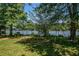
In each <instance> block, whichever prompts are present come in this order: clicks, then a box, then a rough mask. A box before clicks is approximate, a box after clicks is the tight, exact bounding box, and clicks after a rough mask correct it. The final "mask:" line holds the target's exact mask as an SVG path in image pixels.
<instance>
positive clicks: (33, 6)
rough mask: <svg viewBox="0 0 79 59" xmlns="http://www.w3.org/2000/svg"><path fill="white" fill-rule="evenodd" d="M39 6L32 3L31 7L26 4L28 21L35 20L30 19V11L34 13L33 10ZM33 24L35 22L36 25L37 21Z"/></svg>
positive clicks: (25, 9)
mask: <svg viewBox="0 0 79 59" xmlns="http://www.w3.org/2000/svg"><path fill="white" fill-rule="evenodd" d="M38 6H39V4H38V3H32V4H31V5H29V4H27V3H26V4H25V6H24V12H26V13H27V16H28V17H27V20H32V19H33V17H30V15H29V11H30V12H33V10H34V9H35V8H36V7H38ZM32 22H34V23H35V21H33V20H32Z"/></svg>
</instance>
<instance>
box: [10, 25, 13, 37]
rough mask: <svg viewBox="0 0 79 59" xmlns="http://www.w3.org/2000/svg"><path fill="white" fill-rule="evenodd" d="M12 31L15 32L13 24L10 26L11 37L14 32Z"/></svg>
mask: <svg viewBox="0 0 79 59" xmlns="http://www.w3.org/2000/svg"><path fill="white" fill-rule="evenodd" d="M12 31H13V25H12V24H11V25H10V36H12V35H13V32H12Z"/></svg>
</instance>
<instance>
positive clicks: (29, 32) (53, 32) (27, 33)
mask: <svg viewBox="0 0 79 59" xmlns="http://www.w3.org/2000/svg"><path fill="white" fill-rule="evenodd" d="M17 32H19V33H20V34H22V35H30V34H36V35H37V34H38V31H30V30H21V31H18V30H13V34H16V33H17ZM9 33H10V31H9V30H6V35H9ZM49 34H50V35H56V36H58V35H63V36H65V37H68V36H70V31H50V32H49ZM76 35H79V32H78V31H77V32H76Z"/></svg>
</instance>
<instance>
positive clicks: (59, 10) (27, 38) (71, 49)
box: [0, 3, 79, 56]
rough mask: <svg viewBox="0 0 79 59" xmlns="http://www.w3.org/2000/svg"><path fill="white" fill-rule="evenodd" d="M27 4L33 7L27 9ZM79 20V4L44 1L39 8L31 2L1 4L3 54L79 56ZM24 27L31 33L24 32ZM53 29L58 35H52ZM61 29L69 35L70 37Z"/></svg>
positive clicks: (0, 45)
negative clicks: (29, 9) (22, 32)
mask: <svg viewBox="0 0 79 59" xmlns="http://www.w3.org/2000/svg"><path fill="white" fill-rule="evenodd" d="M26 5H29V6H30V7H31V8H33V10H32V11H28V12H25V11H24V9H25V8H24V7H25V6H26ZM28 19H29V20H28ZM78 19H79V4H78V3H50V4H49V3H40V4H39V6H37V7H33V4H30V3H28V4H21V3H3V4H0V55H21V56H26V55H46V56H59V55H60V56H62V55H65V56H67V55H71V56H72V55H76V56H78V55H79V37H78V36H79V35H77V33H78V31H79V20H78ZM8 30H9V35H8V34H7V32H8ZM23 30H24V31H25V33H26V34H27V32H26V31H27V30H29V31H31V34H28V35H23V34H21V33H20V31H23ZM14 31H15V33H14ZM33 31H34V32H33ZM51 31H55V32H57V33H58V35H54V34H50V33H52V32H51ZM60 31H63V32H64V31H69V32H68V33H69V34H67V35H68V36H67V37H66V36H65V35H66V34H64V33H63V35H61V32H60ZM59 32H60V34H59ZM35 33H37V34H35ZM12 46H13V47H12ZM14 49H15V50H14ZM25 50H27V51H25ZM6 51H8V52H6ZM9 51H10V52H9ZM11 51H12V52H11ZM14 51H15V53H14ZM2 52H3V53H2ZM28 53H29V54H28Z"/></svg>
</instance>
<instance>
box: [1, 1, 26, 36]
mask: <svg viewBox="0 0 79 59" xmlns="http://www.w3.org/2000/svg"><path fill="white" fill-rule="evenodd" d="M0 7H1V8H2V9H1V10H4V11H3V12H4V13H5V15H3V16H1V17H3V19H5V20H6V24H7V25H8V26H10V36H12V30H13V26H14V25H15V24H16V23H17V21H19V20H25V19H26V13H25V12H24V11H23V9H24V4H16V3H15V4H12V3H8V4H1V6H0ZM4 8H6V9H4ZM2 14H3V13H2Z"/></svg>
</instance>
